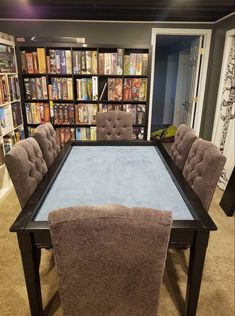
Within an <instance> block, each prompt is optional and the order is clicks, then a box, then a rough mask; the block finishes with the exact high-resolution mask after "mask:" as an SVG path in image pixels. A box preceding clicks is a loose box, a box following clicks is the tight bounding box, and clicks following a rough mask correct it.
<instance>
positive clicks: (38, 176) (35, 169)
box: [5, 137, 47, 207]
mask: <svg viewBox="0 0 235 316" xmlns="http://www.w3.org/2000/svg"><path fill="white" fill-rule="evenodd" d="M5 164H6V166H7V169H8V172H9V174H10V177H11V180H12V182H13V185H14V187H15V190H16V194H17V196H18V198H19V201H20V205H21V207H23V206H24V205H25V203H26V202H27V200H28V198H29V197H30V196H31V194H32V193H33V192H34V190H35V189H36V187H37V186H38V184H39V182H40V181H41V180H42V178H43V176H44V175H45V173H46V172H47V165H46V162H45V160H44V159H43V157H42V152H41V150H40V147H39V145H38V143H37V142H36V140H35V139H34V138H32V137H29V138H27V139H24V140H21V141H19V142H18V143H16V144H15V146H14V147H13V148H12V149H11V150H10V151H9V152H8V153H7V154H6V156H5Z"/></svg>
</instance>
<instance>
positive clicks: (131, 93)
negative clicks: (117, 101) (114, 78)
mask: <svg viewBox="0 0 235 316" xmlns="http://www.w3.org/2000/svg"><path fill="white" fill-rule="evenodd" d="M146 99H147V79H146V78H125V79H124V84H123V100H124V101H146Z"/></svg>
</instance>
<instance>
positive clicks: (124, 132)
mask: <svg viewBox="0 0 235 316" xmlns="http://www.w3.org/2000/svg"><path fill="white" fill-rule="evenodd" d="M96 128H97V130H96V132H97V140H131V139H132V114H131V113H129V112H123V111H109V112H98V113H97V114H96Z"/></svg>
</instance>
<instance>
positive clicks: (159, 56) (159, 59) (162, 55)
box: [152, 49, 168, 129]
mask: <svg viewBox="0 0 235 316" xmlns="http://www.w3.org/2000/svg"><path fill="white" fill-rule="evenodd" d="M167 56H168V55H167V53H166V52H164V51H162V50H159V49H157V50H156V57H155V60H156V62H155V80H154V88H153V109H152V126H153V129H154V128H155V125H162V122H163V113H164V107H163V105H164V100H165V88H166V71H167Z"/></svg>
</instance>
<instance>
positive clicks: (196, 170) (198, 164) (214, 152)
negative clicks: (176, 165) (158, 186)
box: [183, 138, 226, 210]
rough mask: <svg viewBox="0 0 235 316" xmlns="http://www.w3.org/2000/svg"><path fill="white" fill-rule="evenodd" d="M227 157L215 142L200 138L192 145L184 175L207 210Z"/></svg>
mask: <svg viewBox="0 0 235 316" xmlns="http://www.w3.org/2000/svg"><path fill="white" fill-rule="evenodd" d="M225 162H226V157H225V156H223V155H222V154H221V153H220V151H219V149H218V148H217V147H216V146H215V144H213V143H211V142H208V141H206V140H203V139H201V138H198V139H197V140H196V141H195V142H194V143H193V145H192V147H191V149H190V151H189V154H188V158H187V160H186V162H185V165H184V169H183V176H184V178H185V179H186V180H187V182H188V183H189V185H190V186H191V188H192V189H193V191H194V192H195V193H196V194H197V196H198V197H199V198H200V200H201V202H202V204H203V206H204V207H205V209H206V210H208V209H209V207H210V203H211V200H212V197H213V194H214V191H215V188H216V185H217V182H218V180H219V177H220V175H221V172H222V170H223V167H224V164H225Z"/></svg>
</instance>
